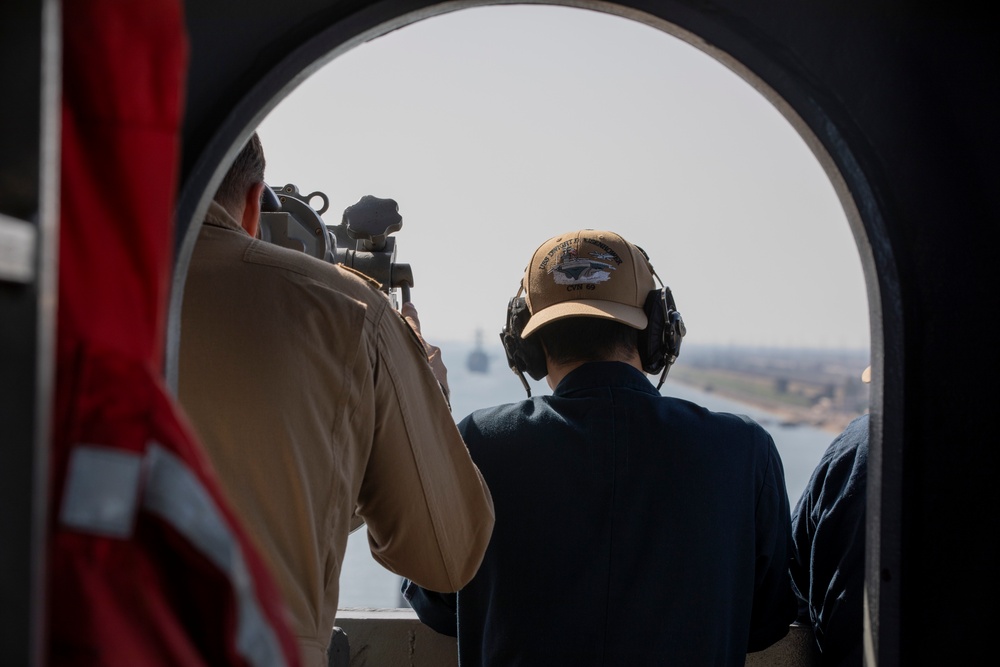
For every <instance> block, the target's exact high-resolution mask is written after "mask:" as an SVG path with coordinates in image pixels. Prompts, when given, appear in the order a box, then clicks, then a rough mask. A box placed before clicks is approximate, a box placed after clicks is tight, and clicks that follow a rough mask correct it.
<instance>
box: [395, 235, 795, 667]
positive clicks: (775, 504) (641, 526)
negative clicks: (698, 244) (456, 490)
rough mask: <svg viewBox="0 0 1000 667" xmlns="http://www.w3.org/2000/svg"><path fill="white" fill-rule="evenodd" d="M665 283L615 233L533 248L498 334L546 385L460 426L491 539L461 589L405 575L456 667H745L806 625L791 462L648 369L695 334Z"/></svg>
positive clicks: (746, 427)
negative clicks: (798, 597)
mask: <svg viewBox="0 0 1000 667" xmlns="http://www.w3.org/2000/svg"><path fill="white" fill-rule="evenodd" d="M656 282H657V278H656V273H655V272H654V271H653V267H652V265H651V263H650V262H649V259H648V258H647V255H646V253H645V252H643V251H642V250H641V249H640V248H639V247H638V246H636V245H634V244H632V243H629V242H628V241H626V240H625V239H623V238H622V237H621V236H620V235H618V234H616V233H614V232H611V231H597V230H589V229H585V230H579V231H574V232H569V233H566V234H560V235H559V236H555V237H552V238H550V239H549V240H547V241H546V242H545V243H543V244H542V245H541V246H539V247H538V248H537V249H536V250H535V252H534V253H533V254H532V255H531V259H530V261H529V263H528V266H527V269H526V270H525V273H524V276H523V278H522V280H521V286H520V289H519V290H518V292H517V294H516V295H514V297H513V298H512V299H511V300H510V302H509V304H508V309H507V316H506V326H505V327H504V330H503V332H502V333H501V339H502V340H503V344H504V348H505V352H506V353H507V356H508V361H509V362H510V365H511V367H512V369H513V370H514V372H515V373H516V374H518V375H520V376H521V377H522V380H523V374H524V373H527V374H528V375H530V376H532V377H533V378H535V379H536V380H540V379H541V378H543V377H545V378H547V380H548V384H549V386H550V387H552V389H553V393H552V395H550V396H537V397H534V398H531V397H529V398H528V399H527V400H523V401H520V402H518V403H512V404H507V405H501V406H497V407H494V408H487V409H485V410H478V411H476V412H473V413H472V414H471V415H469V416H468V417H466V418H465V419H463V420H462V422H461V423H460V424H459V431H461V433H462V436H463V439H464V440H465V442H466V444H467V445H468V447H469V453H470V454H471V455H472V459H473V461H474V462H475V463H476V464H477V465H478V467H479V469H480V470H481V472H482V474H483V477H484V479H485V480H486V482H487V484H488V485H489V487H490V491H491V494H492V496H493V501H494V508H495V511H496V522H495V524H494V529H493V535H492V537H491V539H490V544H489V546H488V547H487V550H486V555H485V556H484V557H483V562H482V565H481V566H480V568H479V571H478V572H477V574H476V575H475V577H473V579H472V581H471V582H469V584H467V585H466V586H465V587H464V588H462V589H461V590H460V591H459V592H458V593H457V595H456V594H451V595H441V594H436V593H433V592H430V591H427V590H425V589H422V588H420V587H418V586H416V585H413V584H408V583H404V587H403V589H404V595H405V597H406V598H407V600H409V602H410V604H411V606H412V607H413V608H414V609H415V610H416V612H417V615H418V616H419V617H420V619H421V620H422V621H423V622H424V623H426V624H427V625H429V626H430V627H432V628H434V629H435V630H437V631H438V632H441V633H444V634H449V635H456V636H457V637H458V651H459V664H461V665H462V667H470V666H476V665H489V666H492V665H497V666H499V665H503V666H505V667H510V666H515V665H574V667H589V666H598V665H630V666H637V667H641V666H643V665H732V666H733V667H736V666H742V665H743V664H744V663H745V660H746V654H747V652H748V651H759V650H761V649H764V648H766V647H767V646H769V645H771V644H772V643H774V642H776V641H777V640H779V639H781V638H782V637H784V636H785V634H786V633H787V632H788V628H789V625H790V624H791V622H792V621H793V620H794V619H795V598H794V595H793V593H792V589H791V582H790V579H789V573H788V560H789V543H790V532H791V531H790V524H789V507H788V497H787V495H786V491H785V478H784V471H783V468H782V464H781V459H780V458H779V456H778V452H777V450H776V449H775V447H774V443H773V441H772V440H771V437H770V436H769V435H768V434H767V432H766V431H764V429H762V428H761V427H760V426H759V425H757V424H756V423H754V422H753V421H752V420H750V419H749V418H747V417H742V416H737V415H731V414H724V413H714V412H710V411H709V410H707V409H705V408H703V407H700V406H698V405H695V404H693V403H690V402H687V401H683V400H680V399H676V398H670V397H664V396H661V395H660V394H659V392H658V391H657V388H656V387H654V386H653V384H652V383H651V382H650V380H649V379H648V378H647V374H657V373H665V372H666V370H667V369H668V368H669V367H670V364H671V363H672V362H673V361H674V359H675V358H676V357H677V354H678V353H679V351H680V343H681V338H682V337H683V336H684V333H685V327H684V323H683V320H682V319H681V317H680V314H679V313H678V312H677V308H676V306H675V304H674V299H673V296H672V294H671V293H670V290H669V289H668V288H665V287H659V286H657V284H656ZM661 381H662V375H661ZM524 384H525V388H528V384H527V382H526V381H525V383H524Z"/></svg>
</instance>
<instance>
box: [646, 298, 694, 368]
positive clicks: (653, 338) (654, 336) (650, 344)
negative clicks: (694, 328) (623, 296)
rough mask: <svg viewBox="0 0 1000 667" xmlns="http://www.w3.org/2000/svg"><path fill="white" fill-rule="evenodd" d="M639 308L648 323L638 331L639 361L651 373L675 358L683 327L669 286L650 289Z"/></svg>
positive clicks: (679, 346) (679, 347)
mask: <svg viewBox="0 0 1000 667" xmlns="http://www.w3.org/2000/svg"><path fill="white" fill-rule="evenodd" d="M643 310H645V311H646V318H647V319H648V321H649V324H647V325H646V328H645V329H643V330H642V331H640V332H639V337H638V348H639V360H640V361H641V362H642V369H643V370H644V371H646V372H647V373H649V374H650V375H655V374H657V373H659V372H660V371H662V370H663V369H664V367H666V366H669V365H670V364H672V363H674V361H675V360H676V359H677V355H679V354H680V353H681V339H682V338H683V337H684V335H685V334H686V333H687V330H686V328H685V327H684V320H683V319H682V318H681V314H680V313H679V312H677V308H676V306H675V305H674V296H673V294H672V293H671V291H670V288H669V287H664V288H663V289H656V290H652V291H651V292H650V293H649V295H648V296H647V297H646V303H645V305H644V306H643Z"/></svg>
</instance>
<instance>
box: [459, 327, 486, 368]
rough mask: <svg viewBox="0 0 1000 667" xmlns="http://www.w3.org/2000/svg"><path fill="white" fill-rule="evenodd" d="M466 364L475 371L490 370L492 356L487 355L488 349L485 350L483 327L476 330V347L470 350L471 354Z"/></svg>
mask: <svg viewBox="0 0 1000 667" xmlns="http://www.w3.org/2000/svg"><path fill="white" fill-rule="evenodd" d="M465 366H466V368H468V369H469V370H470V371H472V372H473V373H489V372H490V358H489V356H487V354H486V351H485V350H483V331H482V329H477V330H476V348H475V349H474V350H472V351H471V352H469V356H468V357H467V358H466V360H465Z"/></svg>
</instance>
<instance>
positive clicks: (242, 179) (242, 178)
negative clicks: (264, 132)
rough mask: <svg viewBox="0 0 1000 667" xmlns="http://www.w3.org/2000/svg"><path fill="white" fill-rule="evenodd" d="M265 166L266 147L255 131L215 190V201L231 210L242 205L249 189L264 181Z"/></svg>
mask: <svg viewBox="0 0 1000 667" xmlns="http://www.w3.org/2000/svg"><path fill="white" fill-rule="evenodd" d="M264 166H265V161H264V147H263V146H262V145H261V143H260V137H258V136H257V133H256V132H254V133H253V135H251V137H250V139H248V140H247V143H246V144H245V145H244V146H243V149H242V150H241V151H240V153H239V155H237V156H236V159H235V160H233V165H232V166H231V167H230V168H229V171H227V172H226V175H225V177H224V178H223V179H222V183H221V184H220V185H219V189H218V190H216V191H215V201H216V202H218V204H219V205H220V206H222V207H223V208H224V209H226V210H227V211H229V212H233V211H235V210H237V209H239V208H240V207H242V205H243V201H244V198H245V197H246V194H247V191H248V190H249V189H250V188H252V187H253V186H255V185H257V184H258V183H263V182H264Z"/></svg>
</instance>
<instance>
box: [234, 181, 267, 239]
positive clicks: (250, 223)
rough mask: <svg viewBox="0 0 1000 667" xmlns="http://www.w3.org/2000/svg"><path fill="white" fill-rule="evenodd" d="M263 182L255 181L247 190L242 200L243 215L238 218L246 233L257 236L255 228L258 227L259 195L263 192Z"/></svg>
mask: <svg viewBox="0 0 1000 667" xmlns="http://www.w3.org/2000/svg"><path fill="white" fill-rule="evenodd" d="M264 187H265V186H264V183H263V182H260V183H255V184H254V185H253V186H251V187H250V189H249V190H247V194H246V200H245V201H244V202H243V217H242V218H241V219H240V226H242V227H243V229H245V230H246V232H247V234H249V235H250V236H253V237H254V238H256V237H257V230H258V228H259V227H260V197H261V195H262V194H263V192H264Z"/></svg>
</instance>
